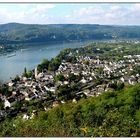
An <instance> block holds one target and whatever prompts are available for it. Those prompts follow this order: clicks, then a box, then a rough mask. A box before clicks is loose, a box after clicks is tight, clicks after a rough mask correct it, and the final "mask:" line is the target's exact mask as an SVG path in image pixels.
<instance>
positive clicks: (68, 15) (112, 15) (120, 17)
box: [0, 4, 140, 25]
mask: <svg viewBox="0 0 140 140" xmlns="http://www.w3.org/2000/svg"><path fill="white" fill-rule="evenodd" d="M66 5H67V8H68V9H69V10H67V9H65V4H14V6H13V5H12V4H11V5H10V4H9V5H8V6H7V5H5V6H3V7H2V6H1V7H0V23H7V22H20V23H33V24H34V23H35V24H58V23H61V24H63V23H77V24H78V23H80V24H82V23H83V24H84V23H85V24H116V25H120V24H122V25H126V24H128V25H134V24H135V25H140V4H78V5H77V4H66ZM68 6H69V7H68ZM12 7H15V8H12ZM72 7H74V8H72ZM65 11H66V12H65Z"/></svg>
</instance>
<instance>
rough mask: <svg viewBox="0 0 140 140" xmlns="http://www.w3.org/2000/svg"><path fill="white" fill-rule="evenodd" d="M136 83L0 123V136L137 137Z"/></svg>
mask: <svg viewBox="0 0 140 140" xmlns="http://www.w3.org/2000/svg"><path fill="white" fill-rule="evenodd" d="M139 108H140V84H138V85H135V86H131V87H127V88H126V89H124V90H121V91H117V92H106V93H104V94H102V95H100V96H98V97H89V98H87V99H81V100H79V101H78V102H77V103H71V102H69V103H66V104H63V105H60V106H58V107H54V108H53V109H51V110H49V111H47V112H45V111H41V112H39V113H38V115H36V116H35V117H34V118H33V119H31V120H23V119H22V115H19V116H17V117H16V118H13V119H11V118H8V119H6V120H5V121H4V122H1V124H0V125H1V127H0V136H32V137H33V136H90V137H91V136H92V137H101V136H103V137H105V136H107V137H108V136H123V137H128V136H139V135H140V128H139V125H140V109H139Z"/></svg>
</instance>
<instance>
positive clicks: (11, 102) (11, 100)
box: [4, 97, 16, 108]
mask: <svg viewBox="0 0 140 140" xmlns="http://www.w3.org/2000/svg"><path fill="white" fill-rule="evenodd" d="M15 103H16V99H15V98H14V97H11V98H9V99H5V101H4V108H6V107H11V106H13V105H14V104H15Z"/></svg>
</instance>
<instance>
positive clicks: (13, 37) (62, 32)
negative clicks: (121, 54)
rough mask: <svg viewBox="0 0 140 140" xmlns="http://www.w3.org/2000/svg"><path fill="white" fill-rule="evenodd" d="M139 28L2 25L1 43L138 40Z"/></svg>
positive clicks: (0, 32)
mask: <svg viewBox="0 0 140 140" xmlns="http://www.w3.org/2000/svg"><path fill="white" fill-rule="evenodd" d="M139 37H140V27H139V26H112V25H98V24H84V25H82V24H51V25H36V24H19V23H9V24H1V25H0V43H3V44H7V43H34V42H54V41H74V40H87V39H88V40H90V39H97V40H103V39H136V38H139Z"/></svg>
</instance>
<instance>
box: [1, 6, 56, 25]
mask: <svg viewBox="0 0 140 140" xmlns="http://www.w3.org/2000/svg"><path fill="white" fill-rule="evenodd" d="M14 7H15V8H16V9H10V8H8V7H4V8H0V19H1V20H0V22H1V23H6V22H21V23H22V22H23V23H38V24H39V23H40V22H41V21H43V18H47V13H48V11H49V10H50V9H53V8H55V5H54V4H44V5H43V4H15V5H14Z"/></svg>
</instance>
